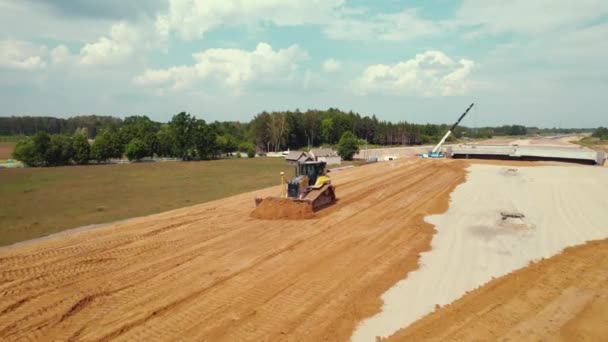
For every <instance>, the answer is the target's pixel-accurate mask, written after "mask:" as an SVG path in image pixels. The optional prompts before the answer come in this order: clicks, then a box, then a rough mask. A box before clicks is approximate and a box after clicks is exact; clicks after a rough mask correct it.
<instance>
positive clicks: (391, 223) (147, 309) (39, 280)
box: [0, 159, 593, 341]
mask: <svg viewBox="0 0 608 342" xmlns="http://www.w3.org/2000/svg"><path fill="white" fill-rule="evenodd" d="M465 166H466V163H465V162H463V161H454V160H417V159H412V160H401V161H397V162H389V163H376V164H373V165H368V166H366V167H361V168H354V169H351V170H347V171H341V172H338V173H336V174H335V175H334V174H332V183H333V184H335V185H336V187H337V188H338V189H337V192H338V194H339V201H338V203H336V204H335V205H334V206H331V207H329V208H327V209H324V210H322V211H320V212H319V213H317V214H316V215H317V216H316V217H315V218H314V219H311V220H273V221H268V220H257V219H253V218H250V217H249V214H250V212H251V211H252V210H253V209H254V201H253V198H254V197H256V196H259V197H267V196H271V195H276V194H277V193H278V188H276V187H275V188H270V189H266V190H263V191H257V192H255V193H247V194H242V195H238V196H234V197H231V198H228V199H223V200H217V201H213V202H208V203H205V204H201V205H197V206H192V207H189V208H184V209H178V210H174V211H170V212H166V213H162V214H158V215H153V216H148V217H142V218H137V219H132V220H129V221H126V222H122V223H118V224H114V225H110V226H108V227H104V228H99V229H94V230H88V231H82V232H78V233H74V234H70V235H68V236H63V237H61V238H56V239H50V240H45V241H38V242H35V243H32V244H29V245H25V246H20V247H18V248H13V249H5V250H2V251H0V340H18V339H19V340H21V339H23V340H102V341H104V340H111V339H112V340H114V339H118V340H179V339H189V340H209V341H218V340H233V341H244V340H248V341H276V340H310V341H318V340H332V341H333V340H348V338H349V337H350V335H351V333H352V331H353V329H354V327H355V325H356V324H357V323H358V322H359V321H360V320H361V319H362V318H364V317H368V316H370V315H372V314H374V313H376V312H378V311H379V309H380V306H381V299H380V295H381V294H382V293H383V292H384V291H385V290H387V289H388V288H389V287H391V286H392V285H393V284H394V283H395V282H397V281H398V280H400V279H402V278H403V277H405V275H406V274H407V272H409V271H411V270H413V269H415V268H416V267H417V263H418V254H419V253H420V252H421V251H424V250H428V248H430V241H431V237H432V235H433V231H434V230H433V228H432V226H430V225H429V224H426V223H424V221H423V217H424V216H425V215H427V214H431V213H439V212H442V211H444V210H446V209H447V205H448V196H449V193H450V192H451V190H452V189H453V188H454V187H455V186H456V185H457V184H459V183H460V182H462V181H463V180H464V176H465V171H464V167H465ZM590 310H591V309H590ZM591 313H593V311H590V314H591Z"/></svg>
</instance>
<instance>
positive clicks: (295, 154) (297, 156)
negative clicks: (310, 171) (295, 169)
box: [285, 151, 315, 165]
mask: <svg viewBox="0 0 608 342" xmlns="http://www.w3.org/2000/svg"><path fill="white" fill-rule="evenodd" d="M285 159H286V160H287V163H288V164H290V165H296V164H297V163H298V162H299V163H301V162H306V161H311V160H315V158H314V157H313V156H312V155H310V154H309V153H307V152H302V151H289V154H287V157H285Z"/></svg>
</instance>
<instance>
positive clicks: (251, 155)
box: [247, 146, 255, 158]
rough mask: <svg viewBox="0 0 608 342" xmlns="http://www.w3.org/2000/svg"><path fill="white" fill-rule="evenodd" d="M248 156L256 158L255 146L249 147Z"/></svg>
mask: <svg viewBox="0 0 608 342" xmlns="http://www.w3.org/2000/svg"><path fill="white" fill-rule="evenodd" d="M247 157H249V158H255V147H253V146H251V147H249V148H248V149H247Z"/></svg>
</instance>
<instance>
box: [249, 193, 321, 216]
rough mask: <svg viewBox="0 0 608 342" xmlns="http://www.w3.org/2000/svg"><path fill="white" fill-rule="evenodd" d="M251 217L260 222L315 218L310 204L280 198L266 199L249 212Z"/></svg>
mask: <svg viewBox="0 0 608 342" xmlns="http://www.w3.org/2000/svg"><path fill="white" fill-rule="evenodd" d="M251 217H253V218H257V219H261V220H280V219H289V220H306V219H311V218H314V217H315V214H314V212H313V210H312V204H311V203H310V202H304V201H295V200H290V199H288V198H282V197H266V198H265V199H264V200H263V201H262V202H261V203H260V205H259V206H258V207H257V208H255V210H253V211H252V212H251Z"/></svg>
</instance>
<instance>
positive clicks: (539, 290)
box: [389, 240, 608, 341]
mask: <svg viewBox="0 0 608 342" xmlns="http://www.w3.org/2000/svg"><path fill="white" fill-rule="evenodd" d="M606 284H608V240H601V241H594V242H590V243H587V244H585V245H582V246H578V247H572V248H568V249H566V250H565V251H564V253H562V254H560V255H557V256H555V257H552V258H549V259H545V260H543V261H541V262H538V263H536V264H533V265H532V266H529V267H527V268H524V269H521V270H518V271H515V272H513V273H511V274H509V275H506V276H504V277H501V278H497V279H495V280H493V281H491V282H490V283H488V284H486V285H485V286H483V287H481V288H479V289H477V290H475V291H473V292H471V293H469V294H468V295H466V296H464V297H462V298H461V299H459V300H457V301H456V302H454V303H452V304H451V305H448V306H446V307H444V308H441V309H440V310H438V311H436V312H434V313H433V314H430V315H428V316H426V317H425V318H423V319H421V320H419V321H417V322H415V323H414V324H412V325H411V326H409V327H408V328H407V329H405V330H402V331H400V332H398V333H397V334H395V335H394V336H392V338H391V339H389V340H393V341H423V340H427V341H428V340H433V341H437V340H449V341H496V340H501V341H602V340H605V339H606V336H608V287H607V286H606Z"/></svg>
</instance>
